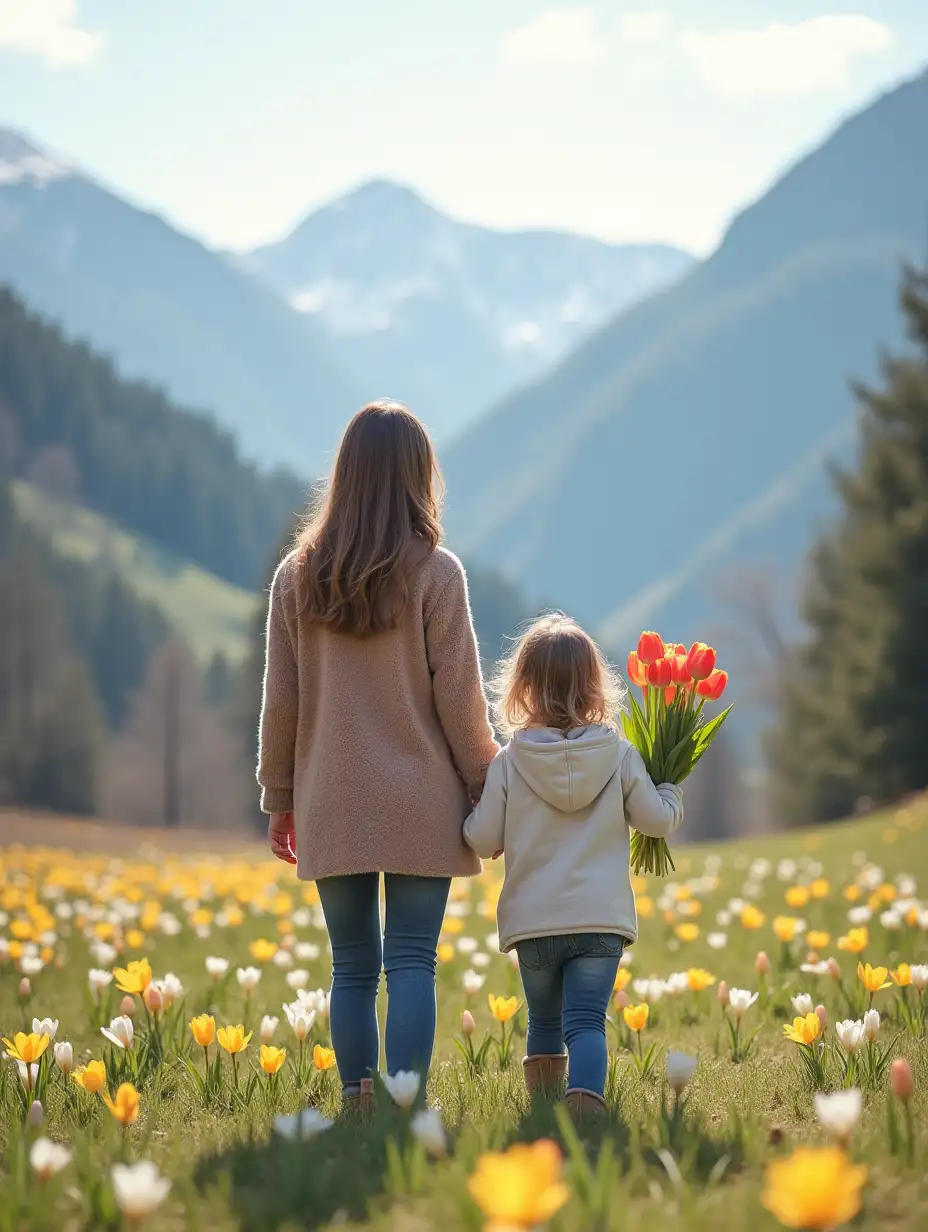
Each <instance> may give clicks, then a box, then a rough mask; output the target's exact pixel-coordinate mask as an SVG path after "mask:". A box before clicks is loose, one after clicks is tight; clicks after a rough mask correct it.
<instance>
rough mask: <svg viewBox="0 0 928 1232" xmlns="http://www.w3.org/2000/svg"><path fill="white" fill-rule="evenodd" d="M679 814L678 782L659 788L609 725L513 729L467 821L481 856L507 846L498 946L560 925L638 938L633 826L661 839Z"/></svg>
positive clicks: (559, 930) (467, 833)
mask: <svg viewBox="0 0 928 1232" xmlns="http://www.w3.org/2000/svg"><path fill="white" fill-rule="evenodd" d="M682 821H683V792H682V791H681V790H680V788H679V787H677V786H675V785H674V784H672V783H663V784H661V786H659V787H655V786H654V784H653V783H652V782H651V780H650V778H649V777H648V774H647V771H646V770H645V768H644V762H643V761H642V759H641V754H640V753H639V752H638V750H637V749H636V748H635V747H634V746H633V745H631V744H629V743H628V741H627V740H623V739H622V737H621V736H619V735H618V734H617V733H616V732H614V731H612V730H611V729H610V728H607V727H601V726H598V725H591V726H589V727H580V728H577V729H576V730H574V731H570V732H568V733H567V734H566V736H565V734H564V733H563V732H559V731H556V730H554V729H553V728H533V729H528V730H525V731H520V732H517V733H516V735H515V736H513V738H512V740H511V741H510V743H509V744H507V745H506V747H505V748H504V749H502V750H501V751H500V752H499V754H498V755H497V757H496V758H495V760H494V761H493V762H492V764H491V765H490V771H489V774H488V775H487V781H486V787H485V788H484V792H483V796H482V798H481V800H480V803H479V804H478V805H477V807H476V808H475V809H474V811H473V812H472V813H471V815H470V817H468V819H467V821H466V822H465V823H464V838H465V840H466V841H467V843H468V844H469V845H470V846H471V847H472V848H473V849H474V851H476V853H477V854H478V855H479V856H482V857H483V858H484V859H488V858H490V857H491V856H493V855H494V854H495V853H496V852H498V851H501V850H502V851H505V854H506V881H505V885H504V886H503V892H502V895H501V896H500V900H499V908H498V919H499V936H500V948H501V949H503V950H511V949H512V948H513V946H514V945H515V944H516V942H518V941H522V940H525V939H526V938H529V937H551V936H558V935H562V934H564V933H619V934H620V935H621V936H623V937H625V938H627V939H628V940H629V941H634V940H635V939H636V937H637V936H638V921H637V915H636V912H635V896H634V893H633V892H632V887H631V878H630V876H629V827H630V826H633V827H634V828H635V829H636V830H639V831H640V832H641V833H642V834H646V835H649V836H651V837H653V838H666V837H667V835H669V834H671V833H672V832H673V831H674V830H676V829H677V827H678V826H679V825H680V824H681V823H682Z"/></svg>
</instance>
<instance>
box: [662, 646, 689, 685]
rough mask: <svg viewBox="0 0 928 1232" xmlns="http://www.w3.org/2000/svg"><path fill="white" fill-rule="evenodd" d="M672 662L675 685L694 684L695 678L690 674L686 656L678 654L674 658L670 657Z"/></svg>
mask: <svg viewBox="0 0 928 1232" xmlns="http://www.w3.org/2000/svg"><path fill="white" fill-rule="evenodd" d="M668 657H670V656H668ZM670 662H671V666H672V668H673V682H674V684H692V683H693V677H692V676H691V675H690V673H689V669H688V667H687V663H686V655H685V654H679V653H678V654H675V655H673V656H672V657H670Z"/></svg>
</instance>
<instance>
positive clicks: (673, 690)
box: [664, 684, 677, 706]
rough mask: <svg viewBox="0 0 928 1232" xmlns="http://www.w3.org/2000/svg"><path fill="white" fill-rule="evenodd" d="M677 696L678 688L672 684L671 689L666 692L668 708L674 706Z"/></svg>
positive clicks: (665, 700)
mask: <svg viewBox="0 0 928 1232" xmlns="http://www.w3.org/2000/svg"><path fill="white" fill-rule="evenodd" d="M676 696H677V686H676V685H675V684H672V685H671V686H670V688H669V689H665V690H664V702H665V704H666V705H668V706H672V705H673V699H674V698H675V697H676Z"/></svg>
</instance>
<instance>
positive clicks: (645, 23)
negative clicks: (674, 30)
mask: <svg viewBox="0 0 928 1232" xmlns="http://www.w3.org/2000/svg"><path fill="white" fill-rule="evenodd" d="M672 26H673V17H672V16H671V15H670V13H665V12H664V10H663V9H642V10H641V11H636V12H633V13H626V14H625V15H624V16H623V17H622V18H620V20H619V34H620V35H621V37H622V38H623V39H624V40H625V42H626V43H659V42H660V40H661V39H662V38H663V37H664V35H665V34H667V33H669V31H670V29H671V27H672Z"/></svg>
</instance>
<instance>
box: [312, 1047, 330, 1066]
mask: <svg viewBox="0 0 928 1232" xmlns="http://www.w3.org/2000/svg"><path fill="white" fill-rule="evenodd" d="M334 1064H335V1049H334V1048H323V1047H322V1045H321V1044H317V1045H316V1046H315V1048H314V1049H313V1065H315V1067H316V1069H322V1070H325V1069H331V1068H332V1066H333V1065H334Z"/></svg>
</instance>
